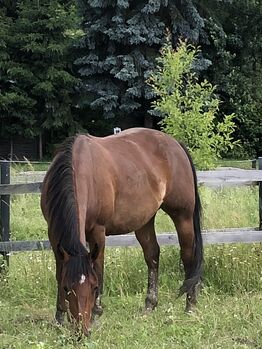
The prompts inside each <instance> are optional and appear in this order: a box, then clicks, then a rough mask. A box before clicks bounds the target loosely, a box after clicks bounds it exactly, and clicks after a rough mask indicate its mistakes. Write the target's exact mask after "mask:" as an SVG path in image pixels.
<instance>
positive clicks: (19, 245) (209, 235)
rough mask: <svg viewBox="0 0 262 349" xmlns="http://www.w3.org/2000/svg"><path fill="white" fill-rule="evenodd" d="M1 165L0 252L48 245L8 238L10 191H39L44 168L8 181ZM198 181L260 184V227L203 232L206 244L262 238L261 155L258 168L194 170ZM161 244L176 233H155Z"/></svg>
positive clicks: (111, 241)
mask: <svg viewBox="0 0 262 349" xmlns="http://www.w3.org/2000/svg"><path fill="white" fill-rule="evenodd" d="M0 167H1V184H0V196H1V231H0V233H1V236H0V240H1V241H0V253H2V254H4V255H7V254H8V253H10V252H11V251H36V250H43V249H49V248H50V244H49V242H48V241H47V240H43V241H10V195H13V194H26V193H40V192H41V184H42V179H43V177H44V174H45V173H44V172H40V173H35V175H36V181H35V182H33V183H16V184H14V183H10V162H8V161H0ZM197 177H198V183H199V184H200V185H205V186H210V187H221V186H233V185H237V186H239V185H259V207H258V211H259V227H258V228H257V229H248V228H241V229H225V230H220V231H209V232H203V240H204V243H206V244H217V243H237V242H243V243H251V242H262V157H261V158H259V159H258V170H256V169H253V170H241V169H220V170H215V171H197ZM157 239H158V242H159V244H160V245H175V244H177V243H178V241H177V235H176V234H175V233H174V232H173V233H161V234H158V235H157ZM106 245H107V246H112V247H121V246H137V245H138V242H137V240H136V238H135V236H134V235H133V234H126V235H118V236H109V237H107V240H106Z"/></svg>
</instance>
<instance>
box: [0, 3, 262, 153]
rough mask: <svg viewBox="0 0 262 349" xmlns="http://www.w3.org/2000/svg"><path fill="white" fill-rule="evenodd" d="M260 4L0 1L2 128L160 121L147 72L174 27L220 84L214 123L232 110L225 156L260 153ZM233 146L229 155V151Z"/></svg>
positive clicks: (68, 130) (108, 129)
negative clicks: (230, 143) (231, 142)
mask: <svg viewBox="0 0 262 349" xmlns="http://www.w3.org/2000/svg"><path fill="white" fill-rule="evenodd" d="M261 18H262V3H261V1H257V0H239V1H237V0H208V1H194V0H184V1H183V2H181V1H179V0H175V1H168V0H154V1H152V0H143V1H139V2H137V1H134V0H118V1H115V0H88V1H81V0H78V1H75V0H54V1H48V0H32V1H30V0H20V1H10V0H2V1H1V3H0V19H1V27H0V127H1V128H0V135H1V137H3V136H5V137H9V136H11V135H14V136H15V135H18V134H21V135H24V136H26V137H36V136H38V135H39V134H42V135H43V139H44V143H45V144H53V143H56V142H59V141H60V140H61V139H63V138H64V137H65V136H67V135H69V134H72V133H75V132H77V131H85V132H86V131H88V132H90V133H93V134H96V135H106V134H110V133H112V129H113V127H114V126H121V127H122V128H126V127H131V126H146V127H158V126H157V124H158V121H159V119H160V117H159V115H155V114H154V113H152V111H151V102H152V101H153V100H154V98H155V95H154V92H153V91H152V89H151V88H150V86H148V85H147V83H146V80H147V78H148V76H149V75H150V73H151V72H152V70H154V68H155V65H156V60H155V59H156V57H158V56H159V50H160V48H161V47H162V46H163V45H164V43H165V37H166V33H167V31H168V32H169V33H170V35H171V41H172V45H173V47H174V48H175V47H176V46H177V43H178V40H179V39H180V38H182V39H187V40H188V42H190V43H192V44H195V45H199V46H200V48H201V55H200V56H199V59H198V61H197V62H196V64H195V73H196V74H198V75H199V78H200V79H202V80H204V79H205V78H206V79H207V80H208V81H209V82H210V83H211V84H212V85H215V86H216V91H217V94H218V96H219V99H220V100H221V101H222V104H221V107H220V112H219V113H218V115H217V122H219V121H221V119H222V118H223V115H224V114H226V115H228V114H231V113H234V114H235V118H236V119H235V120H236V123H237V128H236V130H235V133H234V139H235V140H236V139H240V140H241V144H242V147H241V148H236V150H235V151H234V153H232V152H231V154H228V156H230V155H231V156H232V155H233V156H235V157H243V156H257V155H259V154H260V155H261V151H262V150H261V141H260V139H261V133H262V122H261V108H262V107H261V106H262V101H261V99H262V88H261V79H260V77H261V70H262V68H261V67H262V63H261V62H262V39H261V30H260V28H261ZM225 155H226V154H225Z"/></svg>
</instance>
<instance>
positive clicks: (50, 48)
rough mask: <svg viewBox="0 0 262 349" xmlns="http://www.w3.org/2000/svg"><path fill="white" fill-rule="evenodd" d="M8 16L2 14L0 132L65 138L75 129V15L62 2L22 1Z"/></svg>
mask: <svg viewBox="0 0 262 349" xmlns="http://www.w3.org/2000/svg"><path fill="white" fill-rule="evenodd" d="M67 3H68V2H67ZM9 14H10V11H8V9H7V8H5V9H4V8H3V9H2V12H1V24H2V23H3V24H4V25H3V26H1V38H0V73H1V74H0V75H1V78H0V89H1V91H0V92H1V95H0V115H1V116H0V122H1V133H2V134H5V135H11V134H15V135H16V134H21V135H23V136H26V137H31V136H35V135H38V134H39V133H40V132H43V131H44V130H49V131H48V133H54V132H55V131H56V130H65V131H64V132H65V133H67V132H68V129H70V128H74V127H75V121H74V120H73V117H72V110H71V106H72V103H73V102H72V99H73V96H74V87H75V85H76V83H77V79H76V78H75V77H74V76H73V74H72V71H71V67H70V65H71V62H72V60H73V57H72V56H71V53H70V50H69V48H70V45H71V42H72V38H71V36H72V35H71V34H72V33H71V32H70V29H71V30H73V29H75V24H76V18H77V16H76V11H75V9H74V7H73V6H72V5H69V6H68V5H67V4H63V2H62V1H58V0H53V1H47V0H38V1H37V0H33V1H31V0H22V1H21V2H19V3H18V5H17V8H16V12H15V14H14V8H12V12H11V15H9Z"/></svg>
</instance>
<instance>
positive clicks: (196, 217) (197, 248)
mask: <svg viewBox="0 0 262 349" xmlns="http://www.w3.org/2000/svg"><path fill="white" fill-rule="evenodd" d="M180 145H181V146H182V148H183V150H184V151H185V153H186V155H187V157H188V160H189V162H190V165H191V168H192V172H193V177H194V188H195V208H194V214H193V225H194V234H195V244H194V256H193V263H192V268H191V270H190V273H189V275H187V278H186V279H185V281H184V283H183V285H182V286H181V288H180V291H179V295H182V294H183V293H185V292H190V291H191V290H192V289H193V288H194V287H195V286H196V285H197V284H198V283H200V281H201V278H202V264H203V240H202V234H201V211H202V207H201V201H200V197H199V193H198V187H197V176H196V169H195V166H194V164H193V160H192V157H191V155H190V154H189V152H188V149H187V148H186V147H185V145H184V144H181V143H180Z"/></svg>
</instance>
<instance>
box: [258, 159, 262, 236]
mask: <svg viewBox="0 0 262 349" xmlns="http://www.w3.org/2000/svg"><path fill="white" fill-rule="evenodd" d="M258 169H259V170H260V171H262V157H259V158H258ZM258 190H259V201H258V202H259V230H262V182H259V189H258Z"/></svg>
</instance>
